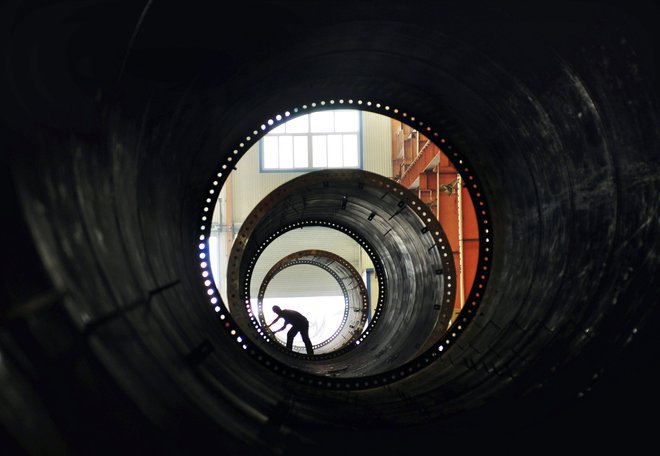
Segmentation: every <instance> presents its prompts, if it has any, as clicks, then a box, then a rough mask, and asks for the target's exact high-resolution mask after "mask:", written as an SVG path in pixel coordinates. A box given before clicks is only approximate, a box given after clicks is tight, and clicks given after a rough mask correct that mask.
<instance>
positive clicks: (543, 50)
mask: <svg viewBox="0 0 660 456" xmlns="http://www.w3.org/2000/svg"><path fill="white" fill-rule="evenodd" d="M235 7H236V11H235V12H234V13H232V14H228V13H227V12H226V11H223V10H221V9H218V8H214V7H212V6H208V5H207V6H195V7H187V6H183V5H182V4H176V3H169V2H144V3H137V2H121V1H111V2H88V3H86V4H84V5H78V4H69V3H63V2H51V3H40V2H20V1H10V2H6V3H5V4H4V5H3V6H2V9H1V10H0V11H2V13H1V14H0V18H1V19H0V22H2V25H3V27H2V30H3V32H4V36H3V38H4V40H3V48H2V49H3V57H4V59H3V61H4V69H3V73H2V74H3V76H2V91H3V95H2V99H3V103H2V109H1V110H0V112H1V114H2V119H3V120H2V121H3V134H2V141H3V176H2V177H3V178H2V189H3V190H4V191H3V194H4V195H5V199H6V201H7V203H6V204H5V205H4V208H5V211H6V214H5V217H4V222H5V223H4V224H5V228H6V232H7V233H8V237H7V239H6V243H5V245H6V248H5V252H6V253H5V260H4V262H3V263H4V272H3V277H4V281H3V282H4V283H3V285H4V287H3V302H2V307H0V385H2V393H0V423H2V426H0V445H2V448H3V450H6V451H3V453H5V454H14V453H15V454H25V453H26V454H44V453H53V452H55V453H58V454H60V453H61V454H90V453H116V452H118V451H129V452H138V451H146V452H155V451H165V452H167V453H174V454H178V453H184V452H202V451H207V450H208V449H209V448H210V449H215V450H218V451H224V452H225V453H229V454H303V453H306V454H311V453H316V454H335V453H337V452H339V451H341V452H343V453H348V454H361V453H364V452H366V451H369V452H375V453H383V454H392V453H395V452H419V451H425V448H428V446H429V445H431V446H432V448H434V449H438V450H440V449H445V450H447V451H476V450H478V451H484V450H491V449H497V450H504V449H505V450H507V451H509V452H513V453H523V452H525V453H527V452H529V451H535V452H547V453H550V452H553V451H557V450H565V449H566V448H567V447H569V448H574V449H582V450H603V449H611V448H618V449H627V450H630V451H634V450H636V449H637V450H639V449H642V448H644V446H645V445H647V444H649V443H653V436H654V424H655V423H654V421H653V420H652V419H649V418H647V416H649V414H651V416H652V414H653V412H654V411H655V410H656V409H657V407H658V405H660V401H658V399H659V397H660V395H659V394H658V392H657V384H658V380H659V379H660V376H659V375H658V369H657V367H656V366H655V365H654V360H655V359H657V355H658V343H657V342H658V338H657V331H658V330H659V329H660V320H659V319H658V309H657V302H658V277H659V276H660V275H659V274H658V261H657V257H658V251H657V245H658V238H659V236H658V234H659V221H658V204H659V201H658V198H657V195H658V176H659V175H660V173H659V172H658V157H659V155H658V153H657V151H658V146H659V139H660V138H659V135H658V128H657V125H658V107H657V98H656V97H657V85H658V84H657V83H658V73H657V63H656V58H657V52H658V48H657V45H656V38H657V31H656V29H655V28H654V27H653V22H652V18H654V17H657V15H658V7H657V6H655V5H653V4H652V3H650V2H649V3H638V4H635V3H631V2H626V3H623V2H621V3H607V4H595V3H590V2H581V3H572V2H559V3H557V2H554V3H552V4H545V3H540V4H536V5H535V6H534V7H531V6H523V5H521V4H518V3H505V4H498V5H497V8H496V7H494V6H489V5H488V4H482V3H468V4H465V5H462V6H460V5H456V4H452V3H442V2H425V1H415V2H405V4H404V3H403V2H400V3H395V2H383V3H375V2H362V1H356V2H351V3H344V2H328V3H321V2H319V3H314V4H311V2H310V4H307V3H303V2H295V1H292V2H287V1H283V2H276V3H275V2H260V1H247V2H241V3H240V4H236V5H235ZM411 12H412V13H414V14H412V13H411ZM320 18H322V20H320ZM340 98H342V99H344V100H348V99H354V100H358V99H361V100H373V101H374V103H375V102H380V103H383V104H384V103H385V100H386V102H387V104H388V105H389V106H397V107H398V108H399V109H400V113H401V116H403V113H405V114H406V116H405V118H406V120H407V121H412V122H419V121H423V122H424V126H429V127H431V128H433V129H437V131H439V132H441V134H442V137H443V138H446V140H447V142H448V143H449V144H451V145H452V146H453V147H455V149H456V151H459V152H460V154H461V159H462V160H464V162H462V163H461V165H464V166H465V167H466V168H467V170H465V171H466V172H469V171H473V172H474V173H475V178H476V179H477V183H478V186H479V189H480V190H482V191H483V195H484V198H487V202H488V206H487V211H488V221H489V223H491V224H492V227H491V228H490V229H491V230H492V231H489V233H488V234H489V236H491V235H492V236H491V237H492V247H493V249H494V252H493V255H492V257H489V258H490V259H489V265H488V276H487V277H484V279H483V280H486V278H487V279H488V286H487V288H486V287H485V282H483V283H481V284H482V285H484V287H483V289H482V291H481V292H480V291H479V288H478V285H479V281H478V280H477V282H475V283H476V284H477V286H476V287H475V288H473V290H472V292H473V293H479V294H480V296H479V305H478V307H476V311H474V312H473V314H472V315H471V316H470V319H471V321H470V324H469V325H466V326H464V327H461V333H460V338H457V339H456V343H451V344H449V346H447V349H446V350H443V353H442V356H441V357H439V358H438V359H437V360H435V361H434V362H433V363H431V364H430V365H428V366H424V368H419V369H417V368H416V364H415V363H416V359H417V358H416V355H417V354H418V351H417V350H414V349H413V347H410V346H407V345H406V340H405V339H402V340H400V341H398V342H397V343H399V344H400V345H399V346H398V347H397V348H396V350H395V351H396V352H397V353H398V352H401V353H405V352H406V351H408V352H407V353H408V359H412V360H413V361H412V364H403V366H404V367H403V370H404V371H405V372H402V373H403V375H400V373H399V372H397V373H395V374H394V375H395V377H396V378H392V379H391V380H392V381H391V382H387V384H385V382H384V381H383V382H381V383H380V384H379V383H369V384H368V385H362V386H361V387H359V388H351V387H345V386H343V384H341V382H340V383H338V384H336V385H334V386H333V385H330V386H332V387H325V386H326V385H319V384H315V383H313V382H312V383H309V382H305V381H303V382H301V381H299V378H292V377H291V375H290V374H291V372H290V371H287V372H285V375H282V373H281V372H280V371H279V370H280V369H282V366H284V368H285V369H289V368H290V363H296V362H299V361H298V360H297V358H296V357H292V356H285V354H282V353H281V352H280V351H278V350H276V349H273V351H272V354H269V355H268V357H270V356H272V357H273V359H274V361H273V362H272V364H271V365H268V366H266V365H265V360H266V358H262V359H261V360H259V359H257V358H258V356H259V354H256V356H250V354H249V353H248V351H249V350H247V349H245V348H243V346H242V345H243V344H242V342H243V340H241V341H240V343H236V336H237V335H238V334H237V333H234V334H232V333H231V331H233V330H235V328H231V327H228V330H227V331H225V330H224V329H223V326H222V325H224V324H225V322H224V321H222V320H220V319H219V318H218V313H217V312H216V310H215V308H214V307H215V305H216V302H212V304H213V305H209V299H210V297H209V294H208V288H207V287H205V286H204V282H203V280H200V278H201V276H200V274H201V273H202V270H203V268H201V269H200V258H199V257H198V254H199V252H200V249H199V247H198V246H199V244H200V237H199V236H200V214H201V213H202V212H203V207H204V204H205V203H204V201H203V200H204V199H205V198H206V195H207V194H208V190H209V183H212V182H214V179H216V178H217V173H218V172H220V173H230V172H231V170H232V167H233V166H234V165H235V161H234V160H235V157H238V155H239V154H238V152H236V153H234V150H237V148H241V147H243V145H245V141H246V134H247V135H250V136H252V133H251V132H253V131H256V132H257V133H259V126H260V125H261V124H262V123H263V122H264V119H269V118H274V116H276V115H277V114H278V113H280V112H282V110H283V109H287V108H289V107H294V106H303V105H306V104H308V103H310V102H311V101H320V100H338V99H340ZM413 116H414V119H412V117H413ZM257 133H255V135H256V134H257ZM241 144H243V145H241ZM218 166H220V169H219V170H218ZM319 194H320V195H321V196H319V197H318V201H321V202H322V201H323V197H322V193H319ZM319 207H320V208H321V209H319V211H318V213H317V214H315V218H314V219H319V218H321V219H322V220H321V221H323V222H324V223H335V222H333V220H338V219H336V217H335V216H332V217H330V216H326V217H325V218H323V217H321V215H322V211H323V208H322V205H321V203H319ZM347 207H349V206H347ZM360 211H362V212H364V214H362V212H360V214H362V215H364V216H368V215H369V212H368V211H367V212H365V211H366V209H365V210H363V209H360ZM356 213H357V212H356ZM319 214H321V215H319ZM269 220H270V219H269ZM309 220H310V221H311V220H313V219H311V218H310V219H309ZM351 220H352V218H350V217H347V218H346V219H345V220H341V221H340V222H341V224H342V225H344V228H346V227H347V226H350V227H349V228H347V229H351V228H356V227H355V226H351V225H350V224H351ZM316 221H318V220H316ZM289 223H299V220H294V219H293V218H291V219H290V220H287V219H286V217H284V218H283V220H282V226H286V225H287V224H289ZM411 223H412V222H411ZM263 226H265V227H266V228H263V229H264V232H266V231H268V230H270V229H271V228H272V226H270V225H269V223H264V225H263ZM273 226H274V225H273ZM274 229H275V230H277V229H279V227H275V228H274ZM366 237H371V238H372V239H374V237H373V236H370V235H369V233H368V232H367V235H366V236H365V238H366ZM202 241H203V240H202ZM369 243H370V245H371V248H373V249H374V250H377V249H378V248H379V247H380V246H381V243H380V242H377V241H369ZM414 243H415V241H411V243H410V244H411V245H412V244H414ZM392 248H394V246H393V247H392ZM253 250H254V249H253ZM253 253H254V252H253V251H251V253H250V255H249V256H250V258H252V257H253ZM387 261H388V260H387V258H383V263H384V264H385V266H383V267H384V268H388V271H391V270H395V269H396V266H397V264H399V263H397V261H396V260H393V261H391V262H390V263H387ZM388 264H389V266H388ZM237 267H238V268H239V269H240V267H243V268H245V266H241V265H240V264H239V265H238V266H237ZM402 269H405V268H402ZM388 274H389V273H388ZM204 279H207V278H206V277H204ZM389 279H391V277H388V282H389ZM413 282H414V280H413ZM420 283H421V281H420ZM402 287H403V285H401V286H397V287H395V288H388V289H387V292H388V293H395V295H396V293H397V290H399V289H400V288H402ZM399 291H400V290H399ZM469 299H470V298H468V300H469ZM394 305H396V303H394V304H392V306H394ZM244 323H245V326H246V327H247V328H249V327H250V326H249V325H250V324H252V323H251V322H250V319H249V318H246V319H245V321H244ZM384 327H387V326H386V325H385V326H384ZM426 330H428V331H429V332H432V328H430V327H428V328H426ZM433 335H434V337H433V338H432V339H434V340H435V336H436V335H437V334H436V333H433ZM239 336H240V335H239ZM383 337H384V336H383ZM410 337H412V336H410ZM380 338H381V336H379V335H378V334H376V336H374V338H373V340H374V341H376V342H375V343H374V345H377V341H378V340H382V339H380ZM370 339H371V336H370V337H369V338H367V339H365V341H366V342H368V341H369V340H370ZM253 342H256V345H258V344H260V343H261V342H259V339H258V338H257V337H256V336H255V338H254V340H253ZM366 342H365V344H366ZM422 345H424V344H423V343H422ZM263 348H264V349H265V350H269V348H268V347H265V346H264V347H263ZM435 351H436V352H437V351H438V350H437V349H436V350H435ZM352 352H356V353H357V351H355V350H352V351H351V353H352ZM255 353H256V352H255ZM280 356H281V358H278V357H280ZM342 356H343V355H342ZM347 356H352V355H350V353H349V354H348V355H347ZM281 360H285V361H286V363H283V364H280V363H281ZM262 361H263V362H262ZM269 362H270V361H269ZM372 362H377V360H375V361H372ZM355 364H356V365H354V366H349V367H350V368H356V369H358V368H359V367H360V366H362V365H368V364H369V360H360V363H359V365H358V363H355ZM294 365H295V364H294ZM408 368H410V369H411V370H410V371H408ZM276 370H277V371H276ZM294 370H295V372H296V373H295V375H296V376H299V377H300V378H303V377H304V378H305V379H307V377H305V375H307V374H305V373H303V374H298V373H297V372H298V371H299V370H298V369H294ZM365 372H366V371H365ZM366 375H367V376H368V375H369V374H368V373H367V374H366ZM322 378H324V380H325V381H327V379H326V378H325V377H322ZM350 378H351V381H353V380H352V377H350ZM314 379H315V381H317V379H316V377H314ZM372 380H373V379H372V378H371V377H369V381H370V382H371V381H372ZM333 381H334V379H333ZM347 383H348V382H347ZM337 385H339V387H336V386H337ZM349 386H350V385H349Z"/></svg>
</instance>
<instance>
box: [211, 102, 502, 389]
mask: <svg viewBox="0 0 660 456" xmlns="http://www.w3.org/2000/svg"><path fill="white" fill-rule="evenodd" d="M333 107H344V108H353V109H355V108H356V107H357V108H359V109H362V110H365V111H371V112H375V113H378V114H384V115H387V116H389V117H391V118H394V119H397V120H399V121H401V122H404V123H406V124H408V125H410V126H412V127H415V128H417V130H418V131H420V132H423V134H424V136H426V137H427V138H429V139H431V140H432V141H433V142H434V143H436V144H437V143H439V145H440V144H441V145H442V146H441V149H442V150H443V151H444V152H445V154H446V155H447V156H448V158H449V159H450V161H451V162H452V164H453V165H454V166H455V167H456V170H457V171H458V173H459V174H460V175H461V177H462V179H463V180H464V182H465V183H466V184H467V185H466V187H467V189H468V192H469V194H470V196H471V198H472V201H473V203H474V206H475V212H476V217H477V223H478V230H479V240H480V242H479V259H478V261H477V271H476V274H475V278H474V283H473V285H472V289H471V290H470V293H469V294H468V297H467V298H466V300H465V303H464V305H463V308H462V309H461V311H460V313H459V314H458V316H457V318H456V320H454V322H453V323H452V324H451V326H450V327H449V328H448V330H447V331H446V332H445V334H444V336H443V337H442V338H441V340H440V341H439V342H438V343H437V344H436V345H435V346H434V347H432V348H431V349H429V350H427V351H426V352H425V353H424V354H422V355H420V356H418V357H417V358H416V359H415V360H412V361H410V362H408V363H406V364H404V365H403V366H400V367H399V368H398V369H396V370H393V371H389V372H384V373H381V374H377V375H374V376H369V377H362V378H359V379H327V378H324V377H319V376H315V375H311V374H307V373H304V372H301V371H298V370H296V369H292V368H290V367H289V366H287V365H285V364H283V363H280V362H278V361H276V360H274V359H272V358H270V357H269V356H268V355H265V354H264V353H263V352H262V351H261V350H260V349H259V348H257V347H254V346H248V345H247V343H246V342H245V336H244V334H243V333H242V331H241V330H240V328H239V327H238V326H237V325H236V323H235V322H234V321H233V318H232V317H231V316H230V315H229V313H228V311H227V309H226V307H225V305H224V303H223V302H222V299H220V298H218V297H217V295H219V293H218V290H217V289H216V286H215V283H214V281H213V280H212V274H211V268H210V265H209V263H208V261H207V260H206V257H207V256H208V254H209V253H208V243H207V242H206V239H207V238H208V236H209V234H210V232H211V227H210V224H209V223H208V216H207V214H208V213H209V211H210V210H211V209H210V208H211V207H213V204H215V202H216V200H217V198H218V194H219V191H220V189H221V188H222V186H223V184H224V182H225V180H226V179H227V176H228V175H229V174H230V173H231V168H233V162H234V160H238V159H239V158H240V157H242V156H243V154H244V153H245V152H246V151H247V150H248V149H249V148H250V147H251V145H252V144H254V143H255V142H256V141H258V140H259V139H260V138H261V136H263V135H265V134H266V133H267V132H268V131H269V130H271V129H273V128H275V127H276V126H277V125H278V124H279V123H280V122H282V121H284V122H286V120H287V118H288V117H290V116H292V115H294V117H295V115H298V114H302V113H305V112H312V111H315V110H321V109H328V108H333ZM273 117H274V119H273V118H270V119H268V120H267V121H266V122H265V123H264V124H262V125H261V126H259V127H258V128H256V129H254V130H253V131H252V134H250V135H248V136H246V137H245V139H244V140H243V141H242V142H240V143H239V144H238V147H237V148H235V149H233V150H232V152H231V154H229V155H228V156H227V157H226V159H225V161H224V163H222V164H221V165H220V167H219V169H218V170H217V173H216V178H214V179H213V181H212V183H211V186H210V188H209V189H208V195H207V196H206V198H205V199H204V201H205V203H204V204H202V214H201V216H200V220H201V225H200V227H199V233H200V235H199V241H200V244H199V246H198V247H199V259H200V262H199V265H200V269H201V276H202V280H203V283H204V286H205V287H206V291H207V295H208V298H209V302H210V304H211V305H212V306H213V307H214V309H215V312H216V313H217V314H218V317H219V318H220V320H221V321H222V322H223V327H224V328H225V330H226V331H227V332H228V333H229V335H230V336H231V337H232V338H233V339H234V340H235V342H236V343H237V344H239V346H240V347H242V348H243V350H245V351H246V352H247V353H248V354H249V355H250V356H252V357H254V358H256V359H257V361H259V362H261V363H262V364H263V365H265V366H266V367H269V368H270V369H272V370H273V371H274V372H278V373H280V374H281V375H284V376H286V377H288V378H290V379H291V380H295V381H298V382H300V383H302V384H306V385H309V386H313V387H320V388H328V389H366V388H372V387H377V386H381V385H385V384H388V383H392V382H394V381H397V380H399V379H402V378H404V377H406V376H408V375H410V374H412V373H413V372H416V371H418V370H420V369H422V368H423V367H425V366H427V365H429V364H430V363H432V362H434V361H436V360H437V359H439V358H440V357H441V355H442V354H443V353H444V352H445V349H446V347H448V346H451V345H453V344H454V343H455V342H456V340H457V339H458V337H459V336H460V335H461V334H462V333H463V331H464V330H465V328H466V327H467V325H468V324H469V323H470V322H471V321H472V319H473V318H474V316H475V315H476V311H477V309H478V307H479V305H480V303H481V299H482V297H483V294H484V292H485V290H486V284H487V282H488V277H489V276H490V263H491V259H492V247H491V245H492V242H491V241H490V238H491V237H492V232H491V226H492V223H491V221H490V211H489V210H488V203H487V202H486V199H485V196H484V195H483V193H481V189H480V185H479V183H478V179H477V176H476V174H475V173H474V171H473V170H472V169H471V167H470V166H469V165H468V163H467V160H466V159H465V158H463V157H462V156H461V155H460V154H459V152H458V151H457V150H456V149H455V148H454V147H453V146H452V145H451V144H450V143H449V142H448V141H447V139H446V138H443V137H441V136H440V134H439V133H438V132H437V131H434V129H433V128H432V127H431V126H427V125H425V123H424V122H423V121H421V120H417V119H416V117H415V116H412V115H409V114H408V113H407V112H405V111H402V110H400V109H399V108H396V107H390V106H389V105H387V104H382V103H378V102H372V101H363V100H352V99H348V100H344V99H339V100H329V101H320V102H318V103H317V102H313V103H310V104H309V105H302V106H301V107H295V108H293V109H292V110H291V111H285V113H284V116H282V115H281V114H277V115H275V116H273Z"/></svg>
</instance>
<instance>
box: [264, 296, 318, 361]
mask: <svg viewBox="0 0 660 456" xmlns="http://www.w3.org/2000/svg"><path fill="white" fill-rule="evenodd" d="M273 312H275V313H276V314H277V318H275V320H273V321H272V322H271V324H269V325H268V326H266V328H270V327H271V326H272V325H274V324H275V323H276V322H277V321H278V320H279V319H280V318H281V319H282V320H284V324H283V325H282V327H281V328H280V329H278V330H277V331H273V334H275V333H277V332H280V331H282V330H283V329H284V328H286V327H287V326H288V325H291V329H289V332H288V333H286V348H288V349H289V350H291V347H293V338H294V337H296V334H298V333H300V336H301V337H302V340H303V342H305V348H306V349H307V354H308V355H313V354H314V350H313V349H312V341H311V340H310V339H309V321H308V320H307V318H305V316H304V315H303V314H301V313H300V312H296V311H295V310H289V309H284V310H283V309H281V308H280V306H273Z"/></svg>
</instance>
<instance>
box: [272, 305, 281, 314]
mask: <svg viewBox="0 0 660 456" xmlns="http://www.w3.org/2000/svg"><path fill="white" fill-rule="evenodd" d="M273 312H275V313H276V314H277V315H279V314H280V312H282V309H280V306H273Z"/></svg>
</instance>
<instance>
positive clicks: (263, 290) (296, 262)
mask: <svg viewBox="0 0 660 456" xmlns="http://www.w3.org/2000/svg"><path fill="white" fill-rule="evenodd" d="M301 264H308V265H312V266H317V267H320V268H322V269H324V270H325V271H326V272H328V273H329V274H330V275H332V277H333V278H334V279H335V280H336V281H337V283H338V284H339V287H340V288H341V291H342V294H343V295H344V315H343V316H342V321H341V323H340V325H339V328H337V330H336V331H335V333H334V334H333V335H331V336H330V337H329V338H328V339H326V340H324V341H323V342H321V343H318V344H315V345H313V346H312V347H313V348H314V349H317V348H321V347H324V346H326V345H328V344H329V343H330V342H332V341H333V340H334V339H335V338H336V337H337V336H338V335H339V333H340V332H341V331H342V329H344V326H345V325H346V321H347V320H348V315H349V304H350V303H349V299H348V290H346V286H345V285H344V284H343V283H342V281H341V277H339V275H338V274H337V273H336V272H335V271H333V270H331V269H330V268H328V267H324V266H321V265H319V264H318V263H317V262H314V261H311V260H306V259H296V260H291V261H290V262H287V263H286V264H284V265H282V266H281V267H279V268H278V270H277V271H274V273H273V274H272V275H270V274H267V275H266V277H265V278H264V282H263V283H262V285H261V287H260V289H259V296H258V298H257V302H258V303H259V306H258V310H259V317H263V298H264V295H265V294H266V287H267V286H268V283H269V282H270V280H272V278H273V277H274V276H275V275H277V273H279V272H281V271H283V270H284V269H286V268H288V267H290V266H295V265H301ZM269 276H270V277H269ZM248 313H249V314H250V315H252V310H251V309H248ZM255 319H256V317H255ZM257 332H258V333H259V335H261V337H263V338H264V339H265V340H266V341H267V342H270V338H269V337H268V335H267V334H266V333H265V332H264V331H263V330H262V329H261V328H260V327H259V328H257ZM278 342H279V341H278ZM280 345H281V344H280Z"/></svg>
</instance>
